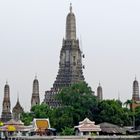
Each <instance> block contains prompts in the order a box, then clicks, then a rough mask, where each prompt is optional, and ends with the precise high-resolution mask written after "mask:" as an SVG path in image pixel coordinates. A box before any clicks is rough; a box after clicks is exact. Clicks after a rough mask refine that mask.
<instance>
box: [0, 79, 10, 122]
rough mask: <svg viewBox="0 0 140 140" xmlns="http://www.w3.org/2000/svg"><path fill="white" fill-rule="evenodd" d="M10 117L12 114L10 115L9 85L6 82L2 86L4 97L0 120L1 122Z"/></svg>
mask: <svg viewBox="0 0 140 140" xmlns="http://www.w3.org/2000/svg"><path fill="white" fill-rule="evenodd" d="M11 118H12V115H11V102H10V87H9V85H8V83H7V82H6V85H5V87H4V99H3V106H2V115H1V120H2V121H3V122H7V121H9V120H10V119H11Z"/></svg>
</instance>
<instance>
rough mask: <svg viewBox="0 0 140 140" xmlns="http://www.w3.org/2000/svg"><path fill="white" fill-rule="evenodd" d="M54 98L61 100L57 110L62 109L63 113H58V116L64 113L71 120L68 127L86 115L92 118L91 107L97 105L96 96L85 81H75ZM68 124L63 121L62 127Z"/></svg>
mask: <svg viewBox="0 0 140 140" xmlns="http://www.w3.org/2000/svg"><path fill="white" fill-rule="evenodd" d="M56 98H57V100H59V101H61V107H60V108H59V112H61V111H62V112H63V114H61V115H60V118H61V117H62V116H64V114H65V117H66V116H68V118H69V120H71V123H69V124H70V125H71V126H69V127H74V125H77V124H78V122H79V121H82V120H83V119H85V118H86V117H88V118H89V119H91V120H92V119H93V115H92V114H93V108H94V107H95V108H96V107H97V106H98V101H97V99H96V97H95V96H94V95H93V94H92V90H91V88H90V87H89V86H88V85H87V84H86V83H85V82H80V83H75V84H73V85H71V86H70V87H65V88H63V89H62V90H61V91H60V93H59V94H58V95H57V97H56ZM60 110H61V111H60ZM60 118H58V119H60ZM69 124H67V122H66V123H64V124H63V128H64V126H68V125H69Z"/></svg>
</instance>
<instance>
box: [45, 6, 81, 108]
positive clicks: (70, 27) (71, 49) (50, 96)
mask: <svg viewBox="0 0 140 140" xmlns="http://www.w3.org/2000/svg"><path fill="white" fill-rule="evenodd" d="M82 68H83V66H82V52H81V50H80V47H79V40H78V39H77V38H76V19H75V15H74V13H73V12H72V5H70V12H69V13H68V15H67V18H66V38H65V39H63V43H62V48H61V51H60V61H59V70H58V74H57V76H56V80H55V81H54V84H53V87H52V88H51V90H50V91H46V93H45V99H44V102H45V103H47V104H49V105H50V106H58V102H57V101H56V100H55V99H54V95H55V94H57V93H58V91H59V90H60V89H61V88H63V87H65V86H70V85H71V84H73V83H77V82H80V81H84V76H83V70H82Z"/></svg>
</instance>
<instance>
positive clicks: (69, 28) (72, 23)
mask: <svg viewBox="0 0 140 140" xmlns="http://www.w3.org/2000/svg"><path fill="white" fill-rule="evenodd" d="M66 39H68V40H72V39H74V40H75V39H76V20H75V15H74V13H73V12H72V4H70V13H69V14H68V15H67V19H66Z"/></svg>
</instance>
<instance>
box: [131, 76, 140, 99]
mask: <svg viewBox="0 0 140 140" xmlns="http://www.w3.org/2000/svg"><path fill="white" fill-rule="evenodd" d="M132 100H135V101H139V83H138V81H137V80H136V78H135V80H134V82H133V94H132Z"/></svg>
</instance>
